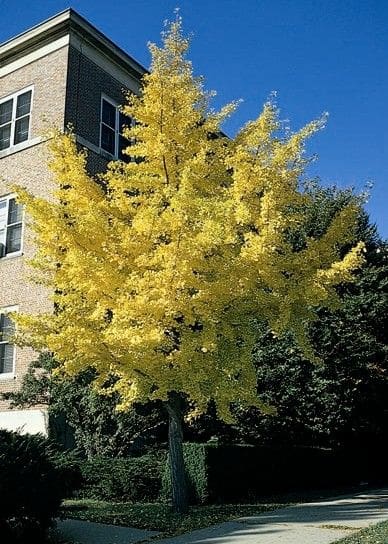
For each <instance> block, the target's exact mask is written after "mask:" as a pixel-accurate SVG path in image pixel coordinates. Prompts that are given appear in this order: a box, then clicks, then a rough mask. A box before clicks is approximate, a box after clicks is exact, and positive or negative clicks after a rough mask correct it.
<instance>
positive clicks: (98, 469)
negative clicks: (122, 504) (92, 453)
mask: <svg viewBox="0 0 388 544" xmlns="http://www.w3.org/2000/svg"><path fill="white" fill-rule="evenodd" d="M165 464H166V454H165V453H164V452H163V451H162V452H159V453H158V454H157V455H156V454H148V455H143V456H142V457H130V458H114V459H107V458H101V457H96V458H94V459H91V460H87V461H81V462H80V463H79V468H80V471H81V476H82V483H81V486H80V488H79V490H78V492H77V495H78V496H79V497H83V498H91V499H99V500H107V501H129V502H142V501H144V502H148V501H154V500H156V499H157V498H158V497H159V495H160V490H161V481H162V472H163V470H164V467H165Z"/></svg>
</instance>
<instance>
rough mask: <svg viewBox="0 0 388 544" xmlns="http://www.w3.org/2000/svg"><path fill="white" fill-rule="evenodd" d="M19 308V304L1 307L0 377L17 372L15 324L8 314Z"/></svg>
mask: <svg viewBox="0 0 388 544" xmlns="http://www.w3.org/2000/svg"><path fill="white" fill-rule="evenodd" d="M17 310H18V308H17V306H11V307H7V308H0V379H2V378H10V377H13V376H14V374H15V346H14V344H12V341H11V340H12V336H13V334H14V332H15V324H14V322H13V321H12V319H11V318H10V317H9V315H8V314H9V313H10V312H16V311H17Z"/></svg>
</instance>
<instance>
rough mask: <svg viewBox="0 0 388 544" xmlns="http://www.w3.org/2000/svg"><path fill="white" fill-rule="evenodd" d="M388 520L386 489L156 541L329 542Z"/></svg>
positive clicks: (215, 543)
mask: <svg viewBox="0 0 388 544" xmlns="http://www.w3.org/2000/svg"><path fill="white" fill-rule="evenodd" d="M385 520H388V489H382V490H378V491H370V492H367V493H362V494H359V495H354V496H349V497H342V498H338V499H333V500H325V501H322V502H313V503H304V504H300V505H295V506H289V507H287V508H282V509H280V510H273V511H271V512H266V513H264V514H259V515H257V516H254V517H248V518H241V519H238V520H235V521H230V522H227V523H221V524H220V525H215V526H213V527H209V528H208V529H201V530H199V531H194V532H193V533H190V534H186V535H181V536H178V537H174V538H168V539H163V540H157V543H158V544H330V543H331V542H335V541H336V540H338V539H340V538H342V537H344V536H347V535H349V534H351V533H352V532H353V531H355V530H358V529H362V528H364V527H368V526H369V525H372V524H374V523H378V522H379V521H385Z"/></svg>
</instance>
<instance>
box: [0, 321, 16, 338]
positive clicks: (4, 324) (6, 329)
mask: <svg viewBox="0 0 388 544" xmlns="http://www.w3.org/2000/svg"><path fill="white" fill-rule="evenodd" d="M0 323H1V325H0V342H4V341H8V340H9V338H10V337H11V336H12V335H13V334H14V332H15V323H14V322H13V321H12V319H11V318H10V317H9V316H8V315H7V314H1V316H0Z"/></svg>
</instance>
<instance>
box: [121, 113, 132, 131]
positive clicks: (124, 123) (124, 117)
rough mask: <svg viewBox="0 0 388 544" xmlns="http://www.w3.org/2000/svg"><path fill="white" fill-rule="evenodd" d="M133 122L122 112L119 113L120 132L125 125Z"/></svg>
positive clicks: (128, 125) (127, 125)
mask: <svg viewBox="0 0 388 544" xmlns="http://www.w3.org/2000/svg"><path fill="white" fill-rule="evenodd" d="M131 124H132V123H131V118H130V117H128V116H127V115H124V114H123V113H121V112H120V113H119V132H122V131H123V127H130V126H131Z"/></svg>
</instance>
